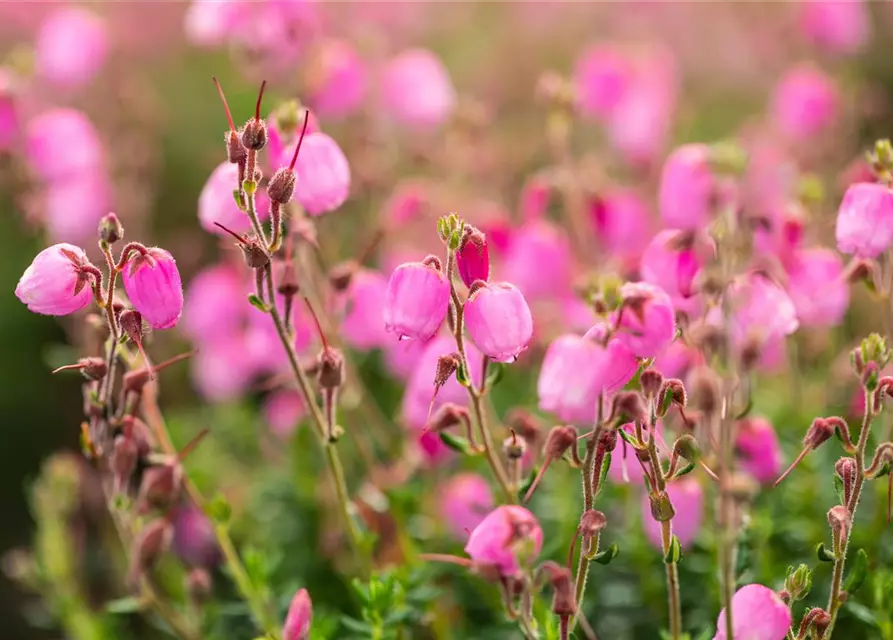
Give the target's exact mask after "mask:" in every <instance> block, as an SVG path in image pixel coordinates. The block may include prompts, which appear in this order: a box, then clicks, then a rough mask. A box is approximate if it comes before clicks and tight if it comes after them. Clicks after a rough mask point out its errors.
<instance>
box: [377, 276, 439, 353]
mask: <svg viewBox="0 0 893 640" xmlns="http://www.w3.org/2000/svg"><path fill="white" fill-rule="evenodd" d="M449 304H450V283H449V282H447V280H446V278H445V277H444V275H443V274H442V273H441V272H440V270H439V269H437V268H435V267H433V266H429V265H427V264H424V263H421V262H407V263H405V264H402V265H400V266H399V267H397V269H396V270H395V271H394V273H393V274H392V275H391V279H390V281H389V282H388V290H387V292H386V293H385V306H384V322H385V328H386V329H387V330H388V331H389V332H391V333H396V334H397V336H398V337H399V338H400V339H401V340H402V339H413V340H426V339H428V338H430V337H431V336H433V335H434V334H435V333H437V330H438V329H440V325H442V324H443V319H444V318H445V317H446V313H447V309H448V308H449Z"/></svg>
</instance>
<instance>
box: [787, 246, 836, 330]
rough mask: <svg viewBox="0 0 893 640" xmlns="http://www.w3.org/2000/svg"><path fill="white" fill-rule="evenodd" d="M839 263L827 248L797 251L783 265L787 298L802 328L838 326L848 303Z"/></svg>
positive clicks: (834, 254)
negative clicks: (789, 299)
mask: <svg viewBox="0 0 893 640" xmlns="http://www.w3.org/2000/svg"><path fill="white" fill-rule="evenodd" d="M843 271H844V266H843V261H842V260H841V259H840V256H838V255H837V254H836V253H834V252H833V251H831V250H830V249H806V250H801V251H797V252H796V253H795V254H794V255H793V257H792V259H791V260H790V261H789V262H788V264H787V273H788V286H787V291H788V295H789V296H790V297H791V302H793V303H794V309H796V312H797V318H798V319H799V320H800V323H801V324H802V325H803V326H806V327H831V326H835V325H838V324H840V323H841V322H842V321H843V316H844V314H845V313H846V310H847V307H848V306H849V303H850V287H849V284H848V283H847V281H846V277H845V275H844V272H843Z"/></svg>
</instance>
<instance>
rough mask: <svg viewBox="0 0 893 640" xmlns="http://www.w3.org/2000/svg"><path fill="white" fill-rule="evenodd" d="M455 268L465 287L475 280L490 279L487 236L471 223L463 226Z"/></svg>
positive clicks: (485, 280)
mask: <svg viewBox="0 0 893 640" xmlns="http://www.w3.org/2000/svg"><path fill="white" fill-rule="evenodd" d="M456 268H457V270H458V271H459V277H460V278H462V282H464V283H465V286H466V287H471V285H472V284H473V283H474V282H475V281H476V280H483V281H484V282H487V281H488V280H489V279H490V250H489V249H488V247H487V236H486V235H484V234H483V233H482V232H481V231H479V230H478V229H476V228H475V227H473V226H471V225H466V226H465V233H464V235H463V237H462V244H461V245H460V246H459V250H458V251H457V252H456Z"/></svg>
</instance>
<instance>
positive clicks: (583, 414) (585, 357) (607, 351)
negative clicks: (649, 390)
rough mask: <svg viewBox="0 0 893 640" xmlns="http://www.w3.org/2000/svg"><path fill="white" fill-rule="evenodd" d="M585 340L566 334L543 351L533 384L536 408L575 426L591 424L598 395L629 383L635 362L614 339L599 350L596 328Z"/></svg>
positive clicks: (600, 346)
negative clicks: (537, 404)
mask: <svg viewBox="0 0 893 640" xmlns="http://www.w3.org/2000/svg"><path fill="white" fill-rule="evenodd" d="M593 329H595V331H593V333H592V334H591V335H590V336H589V337H591V338H593V339H589V338H587V337H583V338H581V337H580V336H576V335H571V334H566V335H563V336H560V337H558V338H556V339H555V340H554V341H553V342H552V344H550V345H549V348H548V349H547V350H546V356H545V358H543V365H542V368H541V369H540V375H539V380H538V382H537V393H538V395H539V407H540V409H542V410H543V411H548V412H550V413H553V414H555V415H556V416H557V417H558V418H559V419H560V420H563V421H565V422H572V423H574V424H578V425H584V424H589V423H591V422H592V421H593V420H595V414H596V405H597V403H598V397H599V395H600V394H602V393H604V394H606V395H607V394H611V393H613V392H614V391H617V390H618V389H620V388H622V387H623V386H624V385H625V384H626V383H627V382H629V381H630V379H632V377H633V375H634V374H635V372H636V369H637V368H638V361H637V360H636V358H635V356H634V355H633V354H632V352H631V351H630V350H629V349H627V348H626V347H625V346H623V344H621V342H620V341H619V340H617V339H616V338H613V339H611V340H610V341H609V342H608V346H607V347H604V346H602V345H601V344H600V343H599V341H598V340H597V337H596V336H597V334H598V333H599V332H601V331H603V328H599V327H598V325H596V327H594V328H593Z"/></svg>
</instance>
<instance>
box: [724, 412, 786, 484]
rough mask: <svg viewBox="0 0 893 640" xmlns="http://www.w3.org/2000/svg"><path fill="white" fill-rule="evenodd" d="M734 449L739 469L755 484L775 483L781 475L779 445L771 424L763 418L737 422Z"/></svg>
mask: <svg viewBox="0 0 893 640" xmlns="http://www.w3.org/2000/svg"><path fill="white" fill-rule="evenodd" d="M735 449H736V451H737V452H738V456H739V458H740V461H741V467H742V468H743V469H744V470H745V471H747V473H749V474H750V475H752V476H753V478H754V480H756V481H757V482H761V483H763V484H769V483H771V482H775V480H776V478H778V474H779V473H781V463H782V452H781V445H779V444H778V436H776V435H775V429H773V428H772V423H770V422H769V421H768V420H766V419H765V418H746V419H744V420H741V421H739V422H738V432H737V435H736V436H735Z"/></svg>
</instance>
